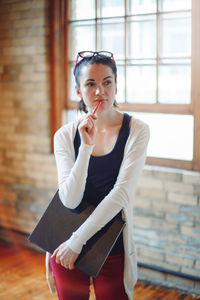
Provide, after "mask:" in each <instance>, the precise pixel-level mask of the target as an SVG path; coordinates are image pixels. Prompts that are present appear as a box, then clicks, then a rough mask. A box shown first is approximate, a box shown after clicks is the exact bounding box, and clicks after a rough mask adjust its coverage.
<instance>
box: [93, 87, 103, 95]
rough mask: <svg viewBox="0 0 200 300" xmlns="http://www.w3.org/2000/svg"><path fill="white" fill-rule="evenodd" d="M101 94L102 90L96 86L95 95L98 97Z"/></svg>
mask: <svg viewBox="0 0 200 300" xmlns="http://www.w3.org/2000/svg"><path fill="white" fill-rule="evenodd" d="M102 93H103V89H102V88H101V87H100V86H98V87H97V88H96V91H95V95H96V96H98V95H101V94H102Z"/></svg>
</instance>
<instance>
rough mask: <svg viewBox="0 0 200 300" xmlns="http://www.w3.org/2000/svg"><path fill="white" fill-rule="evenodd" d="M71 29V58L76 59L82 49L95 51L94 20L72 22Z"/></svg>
mask: <svg viewBox="0 0 200 300" xmlns="http://www.w3.org/2000/svg"><path fill="white" fill-rule="evenodd" d="M70 29H71V30H70V59H71V60H76V56H77V53H78V52H80V51H83V50H93V51H95V26H94V23H93V22H82V23H72V24H71V26H70Z"/></svg>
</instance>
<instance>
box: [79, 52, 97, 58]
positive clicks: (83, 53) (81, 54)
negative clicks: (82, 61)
mask: <svg viewBox="0 0 200 300" xmlns="http://www.w3.org/2000/svg"><path fill="white" fill-rule="evenodd" d="M79 56H80V57H82V58H85V57H92V56H94V52H92V51H82V52H79Z"/></svg>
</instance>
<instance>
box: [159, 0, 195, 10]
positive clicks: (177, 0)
mask: <svg viewBox="0 0 200 300" xmlns="http://www.w3.org/2000/svg"><path fill="white" fill-rule="evenodd" d="M191 6H192V1H191V0H159V9H160V10H161V11H173V10H174V11H175V10H184V9H191Z"/></svg>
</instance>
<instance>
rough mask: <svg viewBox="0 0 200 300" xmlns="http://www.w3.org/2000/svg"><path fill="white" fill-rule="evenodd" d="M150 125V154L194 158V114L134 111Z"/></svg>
mask: <svg viewBox="0 0 200 300" xmlns="http://www.w3.org/2000/svg"><path fill="white" fill-rule="evenodd" d="M133 115H134V116H135V117H136V118H139V119H141V120H144V121H145V122H146V123H147V124H148V125H149V126H150V134H151V138H150V141H149V145H148V152H147V155H148V156H152V157H161V158H171V159H179V160H188V161H191V160H192V159H193V121H194V120H193V116H190V115H169V114H153V113H133Z"/></svg>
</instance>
